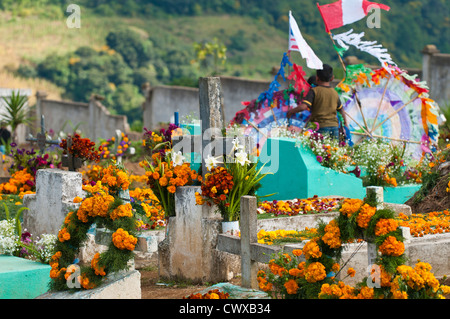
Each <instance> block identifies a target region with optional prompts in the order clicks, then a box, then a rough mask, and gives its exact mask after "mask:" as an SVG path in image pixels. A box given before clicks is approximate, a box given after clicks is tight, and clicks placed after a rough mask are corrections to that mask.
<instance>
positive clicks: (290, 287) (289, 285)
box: [284, 279, 298, 295]
mask: <svg viewBox="0 0 450 319" xmlns="http://www.w3.org/2000/svg"><path fill="white" fill-rule="evenodd" d="M284 287H285V288H286V292H287V293H288V294H289V295H295V294H296V293H297V291H298V284H297V282H296V281H295V280H294V279H289V280H288V281H287V282H286V283H285V284H284Z"/></svg>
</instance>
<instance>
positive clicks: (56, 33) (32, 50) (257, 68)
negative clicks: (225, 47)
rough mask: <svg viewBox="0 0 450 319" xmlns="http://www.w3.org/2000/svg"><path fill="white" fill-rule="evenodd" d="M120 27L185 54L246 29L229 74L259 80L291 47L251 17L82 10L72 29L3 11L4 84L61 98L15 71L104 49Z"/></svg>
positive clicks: (60, 19)
mask: <svg viewBox="0 0 450 319" xmlns="http://www.w3.org/2000/svg"><path fill="white" fill-rule="evenodd" d="M120 26H125V27H129V28H130V29H132V30H133V31H137V32H138V33H140V34H141V35H142V36H144V37H146V36H150V38H155V39H158V41H166V42H167V43H169V44H171V45H173V46H178V48H180V47H181V48H182V49H185V50H193V43H194V42H202V41H211V40H212V39H213V38H214V37H217V38H218V39H220V40H221V41H223V42H225V44H227V43H229V39H230V38H231V37H232V36H233V35H235V34H236V33H238V32H239V31H241V30H242V31H245V33H244V37H245V45H246V49H245V50H244V51H236V50H235V51H232V50H229V51H228V53H227V56H228V62H227V65H226V68H225V70H224V72H223V74H224V75H238V76H243V77H247V78H252V79H258V80H271V79H272V78H273V76H272V75H271V74H270V73H269V72H270V70H271V68H272V67H273V66H275V67H277V66H278V65H279V63H280V61H281V58H282V55H283V52H285V51H286V49H287V37H286V34H285V33H284V32H281V31H280V30H277V29H275V28H273V27H271V26H268V25H267V24H266V23H265V22H264V21H258V20H254V19H251V18H249V17H240V16H231V15H221V16H197V17H176V18H173V17H171V18H168V19H162V18H149V19H142V18H124V17H114V16H112V17H108V16H96V15H92V14H90V13H89V12H82V15H81V28H79V29H76V28H74V29H70V28H68V27H67V25H66V17H65V16H64V15H61V16H57V17H53V18H49V17H39V16H34V15H31V14H30V15H26V16H23V17H17V16H16V17H12V16H11V15H10V14H8V12H2V11H0V38H1V39H2V41H1V42H0V86H2V87H13V88H18V87H27V88H32V89H33V90H34V91H36V90H42V91H45V92H47V93H48V94H49V98H56V99H59V98H60V96H61V94H62V92H63V88H58V87H56V86H54V85H52V84H51V83H48V82H46V81H41V80H36V79H35V80H33V79H31V80H29V79H22V78H19V77H16V76H15V75H14V74H13V73H12V72H11V71H12V70H15V69H17V67H18V66H19V65H21V64H24V63H28V64H36V63H37V62H39V61H41V60H43V59H44V58H45V57H46V56H48V55H49V54H57V55H62V54H66V53H69V52H73V51H75V50H76V49H77V48H78V47H80V46H90V47H93V48H94V49H99V48H100V47H102V46H103V45H104V44H105V37H106V35H107V34H108V33H109V32H110V31H112V30H117V29H118V28H119V27H120ZM296 55H298V57H297V58H294V57H293V60H294V62H295V63H298V64H303V63H304V61H303V59H301V58H300V56H299V54H296ZM33 93H35V92H33ZM31 104H32V103H31Z"/></svg>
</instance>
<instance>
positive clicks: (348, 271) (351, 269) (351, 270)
mask: <svg viewBox="0 0 450 319" xmlns="http://www.w3.org/2000/svg"><path fill="white" fill-rule="evenodd" d="M355 274H356V271H355V269H353V268H349V269H347V275H349V276H350V277H352V278H353V277H355Z"/></svg>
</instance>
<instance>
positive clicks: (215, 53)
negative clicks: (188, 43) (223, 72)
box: [194, 38, 227, 75]
mask: <svg viewBox="0 0 450 319" xmlns="http://www.w3.org/2000/svg"><path fill="white" fill-rule="evenodd" d="M194 51H195V55H196V60H195V62H198V63H199V65H200V67H201V68H203V69H206V68H208V67H210V64H211V62H209V58H211V60H212V68H213V72H212V75H218V74H219V67H220V65H222V66H223V65H224V64H225V62H226V59H227V55H226V53H227V47H226V46H225V45H224V44H223V43H220V42H219V40H218V39H217V38H214V39H213V41H212V42H204V43H198V42H195V43H194Z"/></svg>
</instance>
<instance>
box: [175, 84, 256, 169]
mask: <svg viewBox="0 0 450 319" xmlns="http://www.w3.org/2000/svg"><path fill="white" fill-rule="evenodd" d="M222 100H223V96H222V88H221V84H220V78H218V77H207V78H200V80H199V102H200V123H201V133H202V134H201V136H200V135H182V136H174V137H173V138H172V143H173V147H172V149H173V151H174V152H178V151H181V152H182V153H183V154H187V153H193V152H194V153H200V157H201V159H202V165H201V167H202V175H203V176H205V174H206V172H207V169H206V163H205V159H206V158H207V157H208V155H211V156H214V157H217V156H220V155H223V154H230V153H231V150H232V148H233V143H232V142H233V139H234V138H237V139H238V140H239V143H240V144H241V145H244V147H245V151H246V152H247V153H249V152H251V151H252V150H253V147H254V141H253V139H252V138H251V137H248V136H237V137H223V136H222V130H223V128H224V120H223V103H222ZM250 160H252V159H251V158H250Z"/></svg>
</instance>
